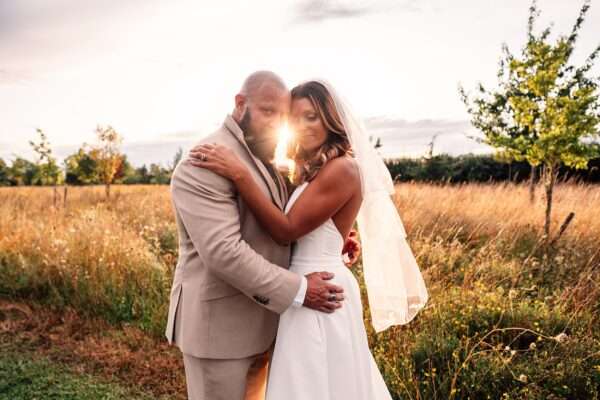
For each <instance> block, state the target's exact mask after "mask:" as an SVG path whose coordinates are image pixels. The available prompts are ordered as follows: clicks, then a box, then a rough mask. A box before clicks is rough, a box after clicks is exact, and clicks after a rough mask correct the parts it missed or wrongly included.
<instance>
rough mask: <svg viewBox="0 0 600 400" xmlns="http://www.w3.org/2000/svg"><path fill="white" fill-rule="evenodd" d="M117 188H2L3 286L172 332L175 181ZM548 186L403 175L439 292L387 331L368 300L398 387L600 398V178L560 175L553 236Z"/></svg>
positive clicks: (381, 352) (402, 201)
mask: <svg viewBox="0 0 600 400" xmlns="http://www.w3.org/2000/svg"><path fill="white" fill-rule="evenodd" d="M113 194H114V196H113V197H112V198H111V200H110V201H109V202H106V201H105V200H104V192H103V188H101V187H97V188H92V187H86V188H69V195H68V203H67V205H66V207H63V206H62V205H61V206H60V207H58V208H53V207H52V206H51V205H52V190H51V189H46V188H3V189H0V274H1V275H0V276H1V279H0V295H2V296H6V297H16V298H27V299H33V300H35V301H38V302H42V303H45V304H47V305H48V306H51V307H55V308H59V309H60V308H64V307H73V308H75V309H76V310H78V311H80V312H81V313H83V314H89V315H96V316H102V317H104V318H106V319H107V320H109V321H113V322H129V323H133V324H137V325H139V326H141V327H142V328H143V329H145V330H146V331H147V332H149V333H151V334H154V335H161V334H162V331H163V327H164V323H165V319H166V306H167V299H168V290H169V288H170V284H171V278H172V273H173V268H174V265H175V261H176V256H177V237H176V230H175V224H174V219H173V214H172V210H171V204H170V201H169V192H168V188H167V187H157V186H117V187H115V188H114V193H113ZM541 196H542V192H541V191H540V192H539V193H538V198H537V201H536V203H535V204H530V203H529V194H528V188H527V187H526V186H520V185H513V184H496V185H484V184H467V185H455V186H448V185H446V186H436V185H428V184H422V183H418V184H417V183H405V184H401V185H399V186H397V193H396V198H395V201H396V204H397V206H398V209H399V211H400V214H401V216H402V219H403V221H404V223H405V225H406V228H407V232H408V240H409V242H410V244H411V247H412V249H413V252H414V253H415V256H416V257H417V260H418V262H419V265H420V266H421V268H422V270H423V273H424V276H425V279H426V282H427V286H428V289H429V293H430V301H429V303H428V304H427V307H426V308H425V309H424V310H423V311H422V312H421V313H420V314H419V315H418V316H417V318H416V319H415V320H413V321H412V322H411V323H410V324H408V325H405V326H400V327H395V328H392V329H390V330H388V331H386V332H384V333H382V334H378V335H376V334H375V333H374V332H373V331H372V329H371V327H370V324H369V323H368V322H369V313H368V307H365V319H366V322H367V324H366V326H367V328H368V331H369V339H370V343H371V346H372V350H373V353H374V355H375V358H376V359H377V362H378V364H379V366H380V368H381V369H382V371H383V372H384V375H385V378H386V381H387V383H388V385H389V387H390V388H391V390H392V391H393V393H394V396H395V398H402V399H447V398H456V399H459V398H460V399H468V398H470V399H485V398H492V399H496V398H519V399H521V398H530V399H550V398H554V399H561V398H563V399H594V398H598V396H599V393H600V321H599V318H600V317H599V316H600V288H599V286H600V285H599V282H600V248H599V245H598V243H599V239H600V217H599V216H600V202H599V200H600V187H596V186H585V185H575V184H563V185H559V186H558V187H557V188H556V194H555V203H554V210H553V218H554V220H553V223H554V232H553V234H556V232H557V230H558V227H559V225H560V224H561V223H562V222H563V220H564V218H565V217H566V216H567V214H568V213H569V212H574V213H575V218H574V220H573V221H572V223H571V225H570V226H569V227H568V229H567V230H566V231H565V233H564V234H563V236H562V237H561V238H560V240H558V241H557V242H556V243H555V244H554V245H553V246H552V247H548V246H544V244H543V241H542V240H541V234H542V224H543V218H544V203H543V198H542V197H541ZM353 271H354V272H355V273H356V275H357V278H358V279H359V281H362V276H361V275H362V273H361V268H360V265H358V266H357V267H356V268H354V269H353ZM364 294H365V293H364V286H363V295H364ZM364 300H365V302H366V297H364ZM365 304H366V303H365Z"/></svg>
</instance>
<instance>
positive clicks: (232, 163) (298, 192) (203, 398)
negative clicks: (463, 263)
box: [166, 71, 428, 400]
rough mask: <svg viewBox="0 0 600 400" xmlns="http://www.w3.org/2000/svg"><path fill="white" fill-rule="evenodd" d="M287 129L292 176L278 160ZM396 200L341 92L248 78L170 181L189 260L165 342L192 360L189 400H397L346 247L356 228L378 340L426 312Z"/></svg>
mask: <svg viewBox="0 0 600 400" xmlns="http://www.w3.org/2000/svg"><path fill="white" fill-rule="evenodd" d="M286 121H287V122H288V124H289V126H290V128H291V130H292V132H293V133H294V135H293V140H292V142H291V143H290V146H289V149H288V153H289V154H288V156H289V157H290V158H291V159H292V160H293V161H294V166H293V168H292V170H291V171H290V174H289V175H290V176H289V177H288V178H286V177H284V176H283V175H282V173H281V172H280V171H279V170H278V168H277V167H276V166H275V165H274V164H273V157H274V150H275V147H276V144H277V139H278V132H279V129H280V128H281V126H282V124H283V123H285V122H286ZM393 191H394V188H393V184H392V180H391V178H390V175H389V172H388V170H387V168H386V167H385V165H384V163H383V161H382V159H381V158H380V156H379V155H378V154H377V152H376V151H375V150H374V149H373V147H372V145H371V144H370V142H369V139H368V134H367V133H366V132H365V130H364V127H363V125H362V123H361V122H360V120H359V119H358V118H356V116H355V115H354V114H353V113H352V111H351V110H350V108H349V106H348V104H347V103H346V102H345V101H344V100H343V99H342V98H341V97H340V96H339V94H338V93H337V92H336V91H335V90H334V89H333V88H332V87H331V85H329V84H328V83H327V82H325V81H320V80H314V81H308V82H305V83H302V84H300V85H298V86H296V87H294V88H293V89H292V90H291V91H290V90H288V89H287V87H286V85H285V84H284V82H283V80H282V79H281V78H280V77H278V76H277V75H276V74H274V73H272V72H269V71H259V72H255V73H253V74H252V75H250V76H249V77H248V78H247V79H246V80H245V82H244V83H243V85H242V88H241V90H240V92H239V93H238V94H237V95H236V96H235V108H234V110H233V112H232V114H231V115H228V116H227V117H226V118H225V121H224V123H223V125H222V127H221V128H220V129H218V130H217V131H216V132H214V133H212V134H211V135H209V136H207V137H205V138H204V139H202V141H201V142H200V143H198V144H197V145H196V146H195V147H194V148H193V149H192V151H191V152H190V153H189V157H188V158H187V159H185V160H182V161H181V162H180V163H179V165H178V166H177V168H176V169H175V171H174V173H173V177H172V180H171V193H172V200H173V205H174V209H175V214H176V221H177V229H178V234H179V260H178V263H177V267H176V269H175V276H174V279H173V286H172V289H171V297H170V305H169V316H168V321H167V328H166V336H167V339H168V340H169V343H175V344H176V345H177V346H178V347H179V349H180V350H181V351H182V353H183V361H184V367H185V374H186V382H187V390H188V397H189V399H192V400H244V399H246V400H249V399H264V398H265V396H266V399H267V400H316V399H323V400H336V399H340V400H342V399H343V400H383V399H391V396H390V393H389V391H388V389H387V388H386V386H385V383H384V381H383V378H382V376H381V373H380V372H379V370H378V369H377V365H376V364H375V362H374V359H373V357H372V355H371V353H370V351H369V347H368V342H367V334H366V331H365V327H364V325H363V315H362V304H361V298H360V291H359V286H358V284H357V281H356V280H355V278H354V276H353V275H352V273H351V272H350V271H349V269H348V267H347V266H346V264H347V263H345V262H344V259H343V257H342V251H343V248H344V245H345V243H347V241H348V240H349V239H348V238H349V234H350V231H351V230H352V227H353V225H354V223H355V222H357V224H358V231H359V234H360V240H361V247H362V256H363V268H364V275H365V283H366V287H367V292H368V298H369V305H370V309H371V315H372V320H373V325H374V328H375V330H376V331H382V330H384V329H386V328H388V327H390V326H392V325H398V324H406V323H408V322H409V321H410V320H411V319H412V318H413V317H414V316H415V315H416V314H417V313H418V311H419V310H421V309H422V308H423V307H424V305H425V303H426V302H427V298H428V296H427V290H426V288H425V284H424V281H423V278H422V276H421V273H420V271H419V268H418V266H417V264H416V261H415V259H414V257H413V254H412V252H411V250H410V247H409V246H408V244H407V242H406V232H405V230H404V227H403V225H402V222H401V219H400V217H399V215H398V213H397V210H396V207H395V205H394V203H393V201H392V199H391V197H390V195H391V194H393ZM290 192H291V195H289V193H290ZM350 240H351V239H350Z"/></svg>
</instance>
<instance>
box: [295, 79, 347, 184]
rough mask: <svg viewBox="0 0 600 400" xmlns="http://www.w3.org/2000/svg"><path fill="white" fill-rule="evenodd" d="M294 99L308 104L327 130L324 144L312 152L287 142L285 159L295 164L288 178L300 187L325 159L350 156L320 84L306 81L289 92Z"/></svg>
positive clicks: (331, 104) (333, 109) (330, 101)
mask: <svg viewBox="0 0 600 400" xmlns="http://www.w3.org/2000/svg"><path fill="white" fill-rule="evenodd" d="M297 99H307V100H308V101H310V102H311V104H312V106H313V107H314V108H315V110H316V111H317V113H318V115H319V118H320V119H321V121H322V122H323V125H324V126H325V129H326V130H327V139H326V140H325V143H323V144H322V145H321V147H319V148H318V149H317V150H316V151H314V152H312V153H308V152H307V151H305V150H304V149H303V148H302V147H301V146H300V145H299V144H298V142H297V140H295V139H294V140H291V141H290V144H289V146H288V157H289V158H290V159H292V160H294V162H295V164H296V166H295V167H294V170H293V171H292V175H291V178H292V182H293V183H294V184H295V185H300V184H301V183H304V182H307V181H308V182H310V181H311V180H313V179H314V178H315V176H316V175H317V173H318V172H319V170H320V169H321V168H323V166H324V165H325V164H326V163H327V162H328V161H329V160H332V159H334V158H337V157H341V156H344V155H346V154H349V155H352V156H353V153H352V147H351V146H350V141H349V140H348V135H347V134H346V131H345V129H344V125H343V124H342V120H341V118H340V115H339V113H338V111H337V109H336V107H335V103H334V101H333V98H332V97H331V94H330V93H329V91H327V88H326V87H325V86H323V84H321V83H319V82H316V81H309V82H305V83H302V84H300V85H298V86H296V87H295V88H293V89H292V101H294V100H297Z"/></svg>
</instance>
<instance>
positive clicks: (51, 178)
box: [29, 128, 63, 207]
mask: <svg viewBox="0 0 600 400" xmlns="http://www.w3.org/2000/svg"><path fill="white" fill-rule="evenodd" d="M36 132H37V133H38V135H39V136H40V141H39V143H35V142H33V141H31V140H30V141H29V144H30V145H31V147H32V148H33V151H35V152H36V154H37V155H38V161H37V165H38V170H37V173H36V176H34V180H35V181H36V182H37V183H39V184H40V185H52V187H53V194H54V200H53V204H54V207H56V205H57V202H58V192H57V188H56V186H57V185H60V184H61V183H62V182H63V173H62V171H61V170H60V167H59V166H58V164H57V162H56V158H54V156H52V149H51V148H50V142H49V141H48V138H47V137H46V134H45V133H44V132H43V131H42V130H41V129H39V128H38V129H36Z"/></svg>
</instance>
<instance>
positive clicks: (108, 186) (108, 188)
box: [105, 183, 110, 199]
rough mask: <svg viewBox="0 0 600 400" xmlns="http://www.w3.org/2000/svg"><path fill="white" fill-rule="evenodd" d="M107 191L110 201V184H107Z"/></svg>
mask: <svg viewBox="0 0 600 400" xmlns="http://www.w3.org/2000/svg"><path fill="white" fill-rule="evenodd" d="M105 190H106V198H107V199H110V183H107V184H106V186H105Z"/></svg>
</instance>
